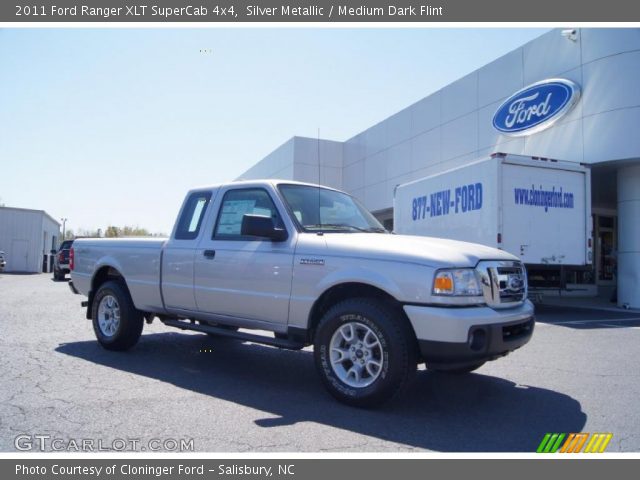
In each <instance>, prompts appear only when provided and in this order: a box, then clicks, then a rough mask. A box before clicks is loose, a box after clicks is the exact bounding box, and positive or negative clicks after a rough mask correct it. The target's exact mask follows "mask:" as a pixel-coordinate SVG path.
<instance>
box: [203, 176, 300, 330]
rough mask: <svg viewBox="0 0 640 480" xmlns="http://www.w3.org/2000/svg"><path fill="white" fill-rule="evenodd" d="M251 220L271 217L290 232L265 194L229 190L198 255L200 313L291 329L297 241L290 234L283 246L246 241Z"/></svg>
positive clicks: (255, 190) (257, 190)
mask: <svg viewBox="0 0 640 480" xmlns="http://www.w3.org/2000/svg"><path fill="white" fill-rule="evenodd" d="M221 194H222V192H221ZM245 214H256V215H265V216H270V217H271V218H273V219H274V221H275V223H276V224H277V225H279V226H281V227H283V228H286V226H285V222H284V221H283V215H282V211H279V209H278V208H277V207H276V202H275V201H274V198H273V197H272V196H271V194H270V193H269V192H268V191H267V190H266V189H265V188H263V187H248V188H246V187H245V188H229V189H228V190H226V191H225V192H224V195H222V198H221V200H220V202H219V208H218V214H217V218H216V219H215V222H214V225H213V228H212V231H210V232H209V234H208V235H205V236H204V237H203V238H202V240H201V242H200V244H199V248H198V249H197V251H196V253H195V259H194V265H195V298H196V304H197V307H198V310H199V311H201V312H203V313H208V314H214V315H223V316H226V317H236V318H238V319H239V320H254V321H262V322H268V323H271V324H286V323H287V319H288V310H289V298H290V295H291V281H292V273H293V253H294V247H295V235H292V233H293V232H291V231H290V230H291V229H288V230H289V236H288V238H287V240H285V241H282V242H273V241H271V240H268V239H260V238H255V237H245V236H242V235H241V234H240V228H241V224H242V217H243V215H245ZM240 323H242V322H240Z"/></svg>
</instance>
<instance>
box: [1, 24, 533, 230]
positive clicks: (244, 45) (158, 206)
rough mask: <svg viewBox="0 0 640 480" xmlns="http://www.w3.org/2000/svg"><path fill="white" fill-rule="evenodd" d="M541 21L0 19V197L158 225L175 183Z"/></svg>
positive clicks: (222, 166)
mask: <svg viewBox="0 0 640 480" xmlns="http://www.w3.org/2000/svg"><path fill="white" fill-rule="evenodd" d="M544 31H545V30H544V29H533V28H530V29H524V28H520V29H470V28H469V29H440V28H438V29H312V28H287V29H273V28H268V29H257V28H234V29H217V28H211V29H126V30H125V29H13V30H12V29H5V30H0V202H1V203H4V204H6V205H7V206H14V207H23V208H36V209H44V210H46V211H47V212H48V213H50V214H51V215H52V216H53V217H54V218H58V219H59V218H61V217H63V216H64V217H67V218H68V219H69V220H68V222H67V227H69V228H73V229H76V230H77V229H78V228H85V229H95V228H102V229H103V230H104V229H105V228H106V226H107V225H110V224H114V225H118V226H122V225H125V224H126V225H132V226H136V225H137V226H140V227H145V228H148V229H150V230H151V231H153V232H164V233H169V232H170V231H171V227H172V225H173V221H174V217H175V215H176V213H177V210H178V208H179V206H180V202H181V201H182V198H183V195H184V193H185V191H186V190H187V189H188V188H190V187H193V186H197V185H203V184H210V183H218V182H225V181H229V180H233V179H234V178H236V177H237V176H239V175H240V174H241V173H242V172H244V171H245V170H246V169H247V168H249V167H250V166H252V165H253V164H254V163H256V162H257V161H258V160H260V159H261V158H263V157H264V156H265V155H267V154H268V153H269V152H271V151H272V150H274V149H275V148H276V147H278V146H279V145H280V144H282V143H284V142H285V141H286V140H287V139H289V138H290V137H292V136H293V135H302V136H311V137H315V136H316V134H317V129H318V128H320V131H321V136H322V137H323V138H329V139H334V140H346V139H348V138H350V137H352V136H354V135H355V134H357V133H359V132H360V131H362V130H364V129H366V128H368V127H370V126H372V125H373V124H375V123H377V122H379V121H381V120H383V119H384V118H386V117H388V116H389V115H391V114H393V113H395V112H397V111H398V110H401V109H403V108H404V107H406V106H408V105H410V104H412V103H414V102H416V101H417V100H419V99H421V98H423V97H425V96H427V95H429V94H430V93H432V92H434V91H436V90H438V89H440V88H442V87H444V86H446V85H447V84H449V83H451V82H452V81H454V80H456V79H458V78H460V77H461V76H463V75H465V74H467V73H469V72H471V71H473V70H475V69H477V68H478V67H481V66H482V65H484V64H486V63H488V62H490V61H492V60H494V59H495V58H497V57H499V56H501V55H503V54H505V53H507V52H509V51H511V50H513V49H514V48H517V47H519V46H521V45H522V44H524V43H526V42H527V41H529V40H532V39H533V38H535V37H537V36H539V35H541V34H542V33H544Z"/></svg>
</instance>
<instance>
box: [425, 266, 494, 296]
mask: <svg viewBox="0 0 640 480" xmlns="http://www.w3.org/2000/svg"><path fill="white" fill-rule="evenodd" d="M433 294H434V295H453V296H462V297H477V296H480V295H482V289H481V288H480V284H479V283H478V279H477V278H476V273H475V270H474V269H472V268H459V269H455V270H453V269H452V270H438V271H437V272H436V276H435V278H434V279H433Z"/></svg>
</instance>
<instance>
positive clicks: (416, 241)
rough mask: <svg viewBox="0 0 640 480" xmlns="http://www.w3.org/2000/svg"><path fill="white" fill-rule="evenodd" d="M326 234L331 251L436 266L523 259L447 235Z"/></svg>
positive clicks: (349, 255) (463, 265)
mask: <svg viewBox="0 0 640 480" xmlns="http://www.w3.org/2000/svg"><path fill="white" fill-rule="evenodd" d="M323 237H324V240H325V242H326V246H327V250H328V253H329V255H336V256H348V257H361V258H371V259H376V260H386V261H400V262H410V263H419V264H423V265H428V266H431V267H436V268H443V267H475V266H476V265H477V264H478V262H479V261H481V260H519V259H518V257H516V256H515V255H512V254H510V253H507V252H505V251H503V250H498V249H497V248H492V247H487V246H485V245H480V244H477V243H469V242H460V241H458V240H449V239H446V238H435V237H422V236H415V235H385V234H381V233H327V234H325V235H324V236H323ZM318 253H320V252H318Z"/></svg>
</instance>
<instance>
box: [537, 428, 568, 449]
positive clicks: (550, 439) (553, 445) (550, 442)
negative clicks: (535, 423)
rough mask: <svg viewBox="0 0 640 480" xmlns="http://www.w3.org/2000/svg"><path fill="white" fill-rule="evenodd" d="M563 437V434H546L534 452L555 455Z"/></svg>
mask: <svg viewBox="0 0 640 480" xmlns="http://www.w3.org/2000/svg"><path fill="white" fill-rule="evenodd" d="M565 435H566V434H564V433H547V434H546V435H545V436H544V437H543V439H542V442H540V445H538V449H537V450H536V451H537V452H538V453H556V452H557V451H558V448H560V445H561V444H562V440H563V439H564V437H565Z"/></svg>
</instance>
